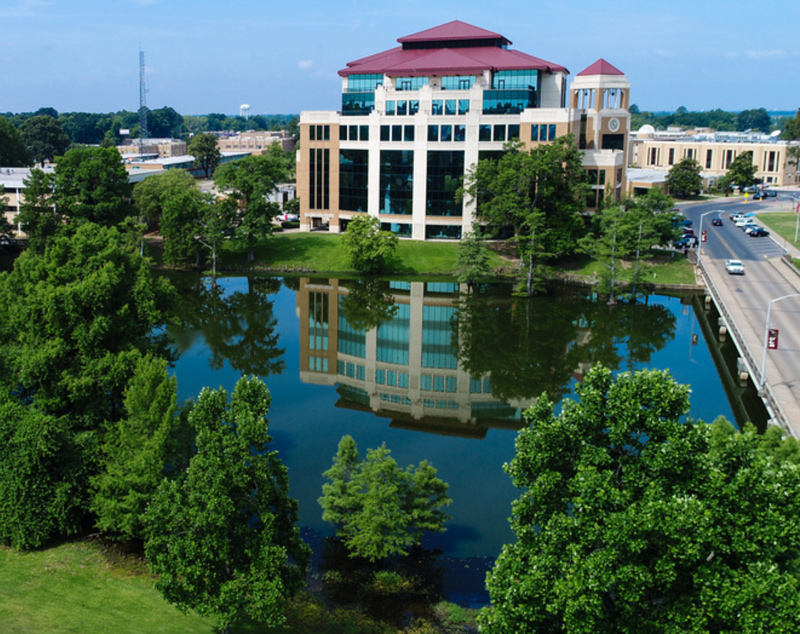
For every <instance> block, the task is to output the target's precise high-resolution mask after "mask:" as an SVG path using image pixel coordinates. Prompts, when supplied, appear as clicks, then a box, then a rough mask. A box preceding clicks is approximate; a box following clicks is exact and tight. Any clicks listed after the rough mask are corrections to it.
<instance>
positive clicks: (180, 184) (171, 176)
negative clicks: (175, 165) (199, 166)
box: [133, 170, 197, 224]
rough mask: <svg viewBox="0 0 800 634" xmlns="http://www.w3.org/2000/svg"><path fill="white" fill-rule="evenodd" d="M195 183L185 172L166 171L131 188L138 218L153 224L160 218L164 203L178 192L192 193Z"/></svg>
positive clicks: (195, 187)
mask: <svg viewBox="0 0 800 634" xmlns="http://www.w3.org/2000/svg"><path fill="white" fill-rule="evenodd" d="M196 189H197V181H195V179H194V178H193V177H192V175H191V174H189V172H187V171H185V170H166V171H165V172H163V173H161V174H158V175H156V176H149V177H147V178H145V179H144V180H143V181H142V182H140V183H137V184H136V186H135V187H134V188H133V199H134V202H135V203H136V209H137V210H138V212H139V216H140V217H142V218H144V219H146V221H147V222H148V223H151V224H155V223H156V222H157V221H158V220H159V219H160V218H161V212H162V210H163V209H164V205H165V204H166V201H167V200H169V199H170V198H171V197H172V196H173V195H175V194H176V193H177V192H180V191H189V192H191V191H194V190H196Z"/></svg>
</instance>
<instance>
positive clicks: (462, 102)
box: [458, 99, 469, 114]
mask: <svg viewBox="0 0 800 634" xmlns="http://www.w3.org/2000/svg"><path fill="white" fill-rule="evenodd" d="M468 112H469V99H459V100H458V114H467V113H468Z"/></svg>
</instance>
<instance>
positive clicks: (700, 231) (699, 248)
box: [697, 209, 720, 268]
mask: <svg viewBox="0 0 800 634" xmlns="http://www.w3.org/2000/svg"><path fill="white" fill-rule="evenodd" d="M719 213H720V210H719V209H713V210H711V211H707V212H706V213H704V214H700V228H699V229H698V236H697V268H700V254H701V253H702V252H703V243H702V239H703V218H704V217H705V216H707V215H708V214H719Z"/></svg>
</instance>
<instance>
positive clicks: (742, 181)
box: [720, 152, 757, 189]
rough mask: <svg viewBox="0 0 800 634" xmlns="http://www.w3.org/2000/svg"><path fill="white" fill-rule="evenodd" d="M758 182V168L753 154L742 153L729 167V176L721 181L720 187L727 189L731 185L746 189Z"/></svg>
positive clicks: (726, 175)
mask: <svg viewBox="0 0 800 634" xmlns="http://www.w3.org/2000/svg"><path fill="white" fill-rule="evenodd" d="M756 182H757V180H756V166H755V164H754V163H753V153H752V152H742V153H741V154H739V155H737V156H736V158H735V159H733V162H732V163H731V164H730V166H728V172H727V174H725V176H723V177H722V178H721V179H720V187H723V188H727V187H728V186H729V185H734V186H736V187H738V188H739V189H744V188H745V187H750V186H751V185H755V184H756Z"/></svg>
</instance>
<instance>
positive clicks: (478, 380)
mask: <svg viewBox="0 0 800 634" xmlns="http://www.w3.org/2000/svg"><path fill="white" fill-rule="evenodd" d="M361 284H364V282H363V281H360V280H356V281H353V280H337V279H330V280H327V279H325V280H323V279H310V278H303V279H302V280H301V281H300V288H299V290H298V293H297V312H298V317H299V319H300V368H301V370H300V379H301V380H302V381H303V382H304V383H313V384H320V385H333V386H336V389H337V392H338V394H339V396H340V398H339V401H338V403H337V407H345V408H350V409H357V410H362V411H372V412H375V413H376V414H377V415H378V416H382V417H387V418H390V419H391V423H390V426H392V427H399V428H405V429H416V430H420V431H427V432H432V433H440V434H447V435H457V436H465V437H475V438H482V437H484V436H485V435H486V431H487V429H489V428H511V429H518V428H519V427H521V426H522V420H521V414H522V411H523V410H524V409H525V408H527V407H528V406H530V405H531V404H532V403H533V402H534V400H535V399H533V398H530V399H509V400H508V401H504V400H498V399H497V398H495V397H494V396H493V395H492V390H491V376H490V375H489V374H488V373H487V374H484V375H482V376H471V375H470V374H469V373H468V372H467V370H466V369H465V368H464V364H462V363H461V362H460V360H459V357H458V341H457V336H455V337H454V335H453V332H454V330H453V329H454V325H453V323H454V317H455V316H456V314H457V312H458V310H459V301H460V299H461V298H462V297H463V296H464V295H463V293H464V292H465V291H466V285H460V284H457V283H454V282H403V281H394V282H382V284H383V287H382V288H381V289H377V288H375V289H372V295H371V297H359V307H360V309H361V310H362V311H363V312H362V313H361V314H359V315H358V316H356V317H351V314H352V312H353V311H352V310H351V311H350V312H348V310H347V309H349V308H351V306H349V305H348V300H349V299H351V298H352V294H353V293H356V292H360V293H363V290H364V289H363V288H359V286H358V285H361ZM370 301H371V302H372V304H373V306H372V307H371V308H370V307H369V306H365V304H369V303H370ZM370 310H372V311H373V312H377V314H378V317H377V318H375V319H370V317H369V314H370ZM364 313H366V315H365V314H364ZM348 317H350V318H349V319H348ZM354 322H355V324H356V326H357V327H354V325H353V323H354ZM588 335H589V329H588V328H581V327H580V325H576V327H575V331H574V332H572V333H571V338H570V342H569V345H570V346H574V345H575V344H577V345H578V346H579V347H580V346H581V343H582V342H581V340H583V339H585V338H587V337H588ZM576 339H577V340H576ZM497 354H498V355H501V354H502V350H498V351H497ZM586 369H588V367H586V364H584V363H579V367H578V369H577V370H575V371H574V372H573V377H574V376H575V374H578V375H580V374H583V372H584V371H585V370H586Z"/></svg>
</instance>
